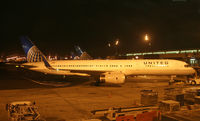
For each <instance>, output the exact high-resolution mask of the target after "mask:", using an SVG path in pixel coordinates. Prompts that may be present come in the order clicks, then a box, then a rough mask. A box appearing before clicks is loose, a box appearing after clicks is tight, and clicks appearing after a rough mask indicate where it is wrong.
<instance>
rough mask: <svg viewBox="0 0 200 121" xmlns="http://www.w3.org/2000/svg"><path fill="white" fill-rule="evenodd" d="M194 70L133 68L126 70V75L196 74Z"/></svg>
mask: <svg viewBox="0 0 200 121" xmlns="http://www.w3.org/2000/svg"><path fill="white" fill-rule="evenodd" d="M194 72H195V71H194V70H184V69H182V70H181V69H176V70H132V71H126V72H125V73H126V75H190V74H194Z"/></svg>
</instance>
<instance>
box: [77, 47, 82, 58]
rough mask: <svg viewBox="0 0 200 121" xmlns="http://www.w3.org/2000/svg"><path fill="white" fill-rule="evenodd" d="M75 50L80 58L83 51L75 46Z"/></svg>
mask: <svg viewBox="0 0 200 121" xmlns="http://www.w3.org/2000/svg"><path fill="white" fill-rule="evenodd" d="M75 50H76V52H77V53H78V56H79V57H80V56H81V55H82V54H83V51H82V50H81V48H80V47H79V46H75Z"/></svg>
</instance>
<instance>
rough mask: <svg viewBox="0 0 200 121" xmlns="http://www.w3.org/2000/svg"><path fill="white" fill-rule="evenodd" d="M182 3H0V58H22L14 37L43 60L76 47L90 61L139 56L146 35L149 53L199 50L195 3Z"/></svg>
mask: <svg viewBox="0 0 200 121" xmlns="http://www.w3.org/2000/svg"><path fill="white" fill-rule="evenodd" d="M198 1H199V0H186V2H173V0H71V1H70V0H65V1H61V0H52V1H49V0H32V1H31V0H25V1H21V0H16V1H8V2H6V3H5V1H4V3H2V4H1V8H2V9H1V24H2V25H1V29H2V31H3V32H2V35H1V44H0V54H1V55H9V54H14V53H20V54H23V50H22V47H21V43H20V40H19V37H20V36H22V35H26V36H29V38H30V39H31V40H32V41H33V42H34V43H35V44H36V45H37V47H38V48H39V49H40V50H41V51H42V52H43V53H44V54H46V55H48V54H52V55H56V54H57V55H68V54H69V53H70V52H71V51H74V50H75V49H74V45H79V46H80V47H81V48H82V49H83V50H85V51H87V52H88V53H89V54H90V55H91V56H94V57H98V56H107V55H113V54H114V48H108V46H107V44H108V42H113V41H114V40H115V39H116V38H119V40H120V46H119V52H120V53H122V54H123V53H127V52H140V51H144V49H145V48H146V47H147V44H146V43H145V42H144V41H143V37H144V35H145V34H146V33H148V34H149V35H151V41H152V47H151V49H152V51H153V50H173V49H191V48H200V2H198Z"/></svg>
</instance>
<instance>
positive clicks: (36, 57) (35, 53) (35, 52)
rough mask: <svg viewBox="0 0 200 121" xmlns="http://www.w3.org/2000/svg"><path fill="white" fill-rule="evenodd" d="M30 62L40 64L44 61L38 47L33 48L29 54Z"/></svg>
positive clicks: (28, 59)
mask: <svg viewBox="0 0 200 121" xmlns="http://www.w3.org/2000/svg"><path fill="white" fill-rule="evenodd" d="M27 61H28V62H40V61H42V53H41V52H40V50H39V49H38V48H37V47H36V46H32V47H31V48H30V49H29V51H28V53H27Z"/></svg>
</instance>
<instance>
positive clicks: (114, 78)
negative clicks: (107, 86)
mask: <svg viewBox="0 0 200 121" xmlns="http://www.w3.org/2000/svg"><path fill="white" fill-rule="evenodd" d="M100 82H105V83H113V84H122V83H124V82H125V75H124V74H122V73H105V74H102V75H101V76H100Z"/></svg>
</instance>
